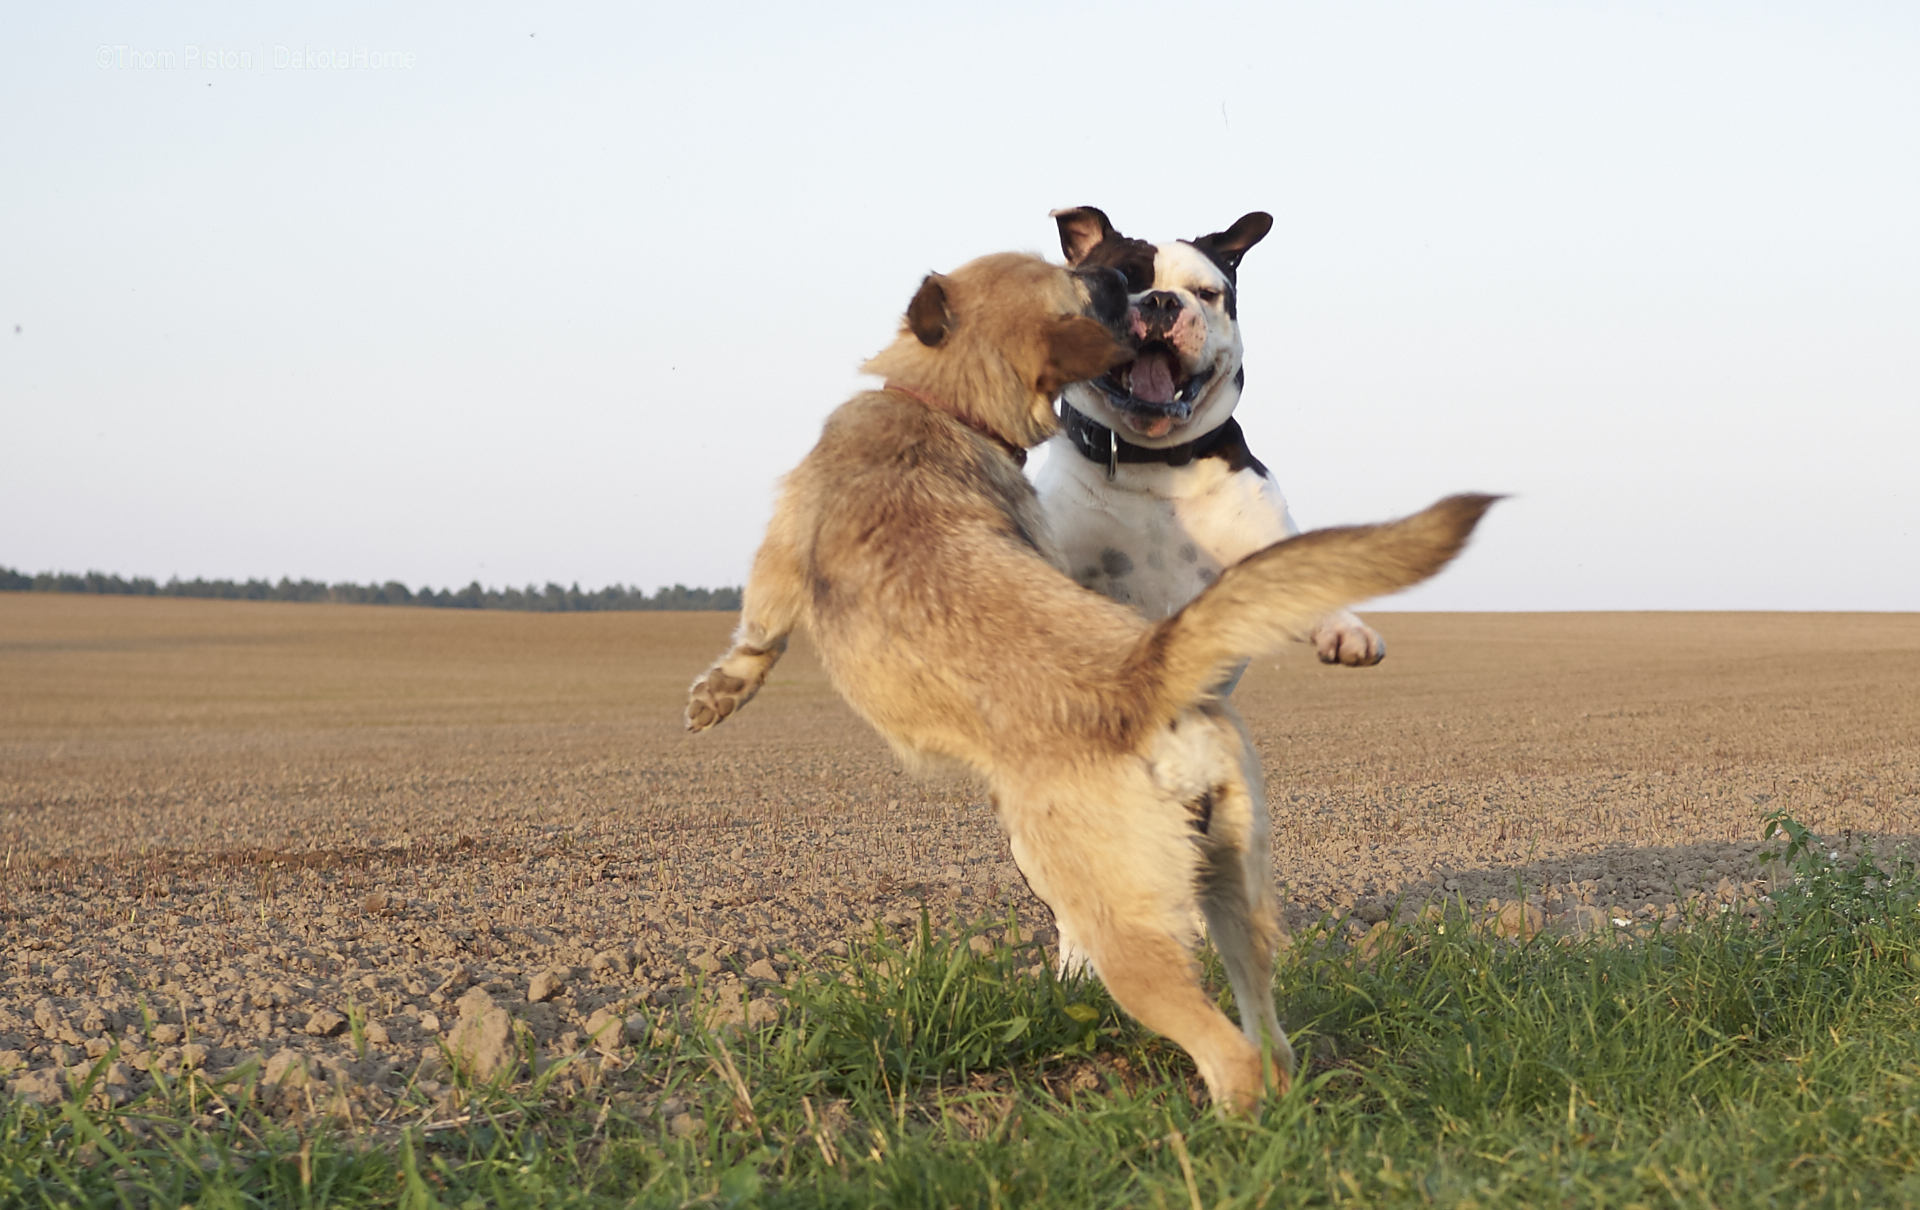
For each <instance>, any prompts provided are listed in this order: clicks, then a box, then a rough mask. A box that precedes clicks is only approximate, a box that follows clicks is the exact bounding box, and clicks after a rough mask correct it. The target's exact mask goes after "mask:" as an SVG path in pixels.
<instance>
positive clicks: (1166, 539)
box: [1035, 443, 1296, 618]
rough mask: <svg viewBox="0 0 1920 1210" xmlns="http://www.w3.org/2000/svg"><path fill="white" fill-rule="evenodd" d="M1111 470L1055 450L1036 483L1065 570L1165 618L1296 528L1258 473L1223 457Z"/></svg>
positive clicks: (1058, 447)
mask: <svg viewBox="0 0 1920 1210" xmlns="http://www.w3.org/2000/svg"><path fill="white" fill-rule="evenodd" d="M1117 469H1118V474H1117V475H1116V477H1115V479H1114V481H1113V482H1111V483H1108V482H1106V468H1105V467H1099V466H1096V465H1095V464H1093V463H1092V462H1089V461H1088V460H1086V459H1084V458H1082V457H1080V455H1079V454H1078V453H1076V452H1075V451H1074V450H1073V449H1072V447H1070V446H1065V447H1063V445H1062V444H1061V443H1056V444H1055V445H1054V447H1053V448H1052V450H1051V451H1050V453H1049V455H1048V458H1047V464H1046V466H1044V467H1042V468H1041V470H1040V473H1039V475H1038V476H1037V478H1036V483H1035V487H1036V488H1037V489H1038V491H1039V493H1040V500H1041V506H1042V508H1043V509H1044V510H1045V512H1046V514H1047V518H1048V522H1049V525H1050V526H1051V528H1052V538H1053V542H1054V547H1055V549H1056V551H1057V552H1058V554H1059V559H1060V566H1061V569H1062V570H1063V571H1065V572H1066V573H1067V574H1068V575H1070V576H1072V577H1073V578H1074V579H1075V580H1076V581H1078V582H1079V583H1080V584H1081V585H1083V586H1085V587H1087V588H1091V589H1093V590H1094V591H1095V592H1098V593H1100V594H1102V595H1104V596H1108V597H1111V598H1113V599H1114V600H1116V601H1119V602H1121V603H1123V604H1126V605H1131V606H1132V607H1134V608H1135V609H1138V610H1139V611H1140V612H1142V613H1144V614H1146V615H1147V616H1148V617H1150V618H1163V617H1166V616H1167V615H1168V614H1171V613H1174V612H1175V611H1177V610H1178V609H1179V608H1180V607H1181V606H1183V605H1185V604H1186V603H1187V602H1188V601H1191V600H1192V599H1193V598H1194V597H1196V596H1198V595H1199V593H1200V591H1201V590H1202V589H1204V588H1205V587H1206V586H1207V585H1208V584H1210V583H1212V582H1213V580H1214V577H1216V576H1218V575H1219V574H1220V569H1221V568H1223V567H1226V566H1229V565H1230V564H1233V563H1237V562H1239V561H1240V560H1241V559H1243V558H1245V557H1246V556H1248V555H1250V554H1252V553H1253V552H1254V551H1256V550H1259V549H1261V548H1263V547H1266V546H1270V545H1272V544H1273V543H1275V542H1278V541H1280V540H1281V539H1282V538H1286V537H1290V536H1291V535H1292V534H1293V533H1294V532H1296V531H1295V529H1294V526H1293V521H1292V518H1291V517H1289V516H1288V514H1287V502H1286V498H1285V497H1284V496H1282V495H1281V494H1280V490H1279V489H1278V488H1276V487H1275V486H1274V485H1273V482H1272V481H1271V480H1270V479H1268V478H1266V477H1265V476H1262V475H1260V474H1259V473H1258V472H1256V471H1254V470H1252V469H1251V468H1246V469H1242V470H1238V471H1235V470H1232V469H1231V468H1229V467H1228V465H1227V463H1226V462H1225V461H1223V460H1221V459H1217V458H1202V459H1197V460H1195V461H1194V462H1192V463H1190V464H1189V465H1187V466H1184V467H1177V468H1176V467H1168V466H1164V465H1158V464H1150V465H1148V466H1145V467H1141V466H1130V465H1121V466H1120V467H1118V468H1117Z"/></svg>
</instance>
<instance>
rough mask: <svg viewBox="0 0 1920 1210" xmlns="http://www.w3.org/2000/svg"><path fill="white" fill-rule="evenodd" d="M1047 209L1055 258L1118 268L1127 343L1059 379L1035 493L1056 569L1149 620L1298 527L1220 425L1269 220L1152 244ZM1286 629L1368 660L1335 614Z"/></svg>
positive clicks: (1232, 427) (1365, 648) (1323, 647)
mask: <svg viewBox="0 0 1920 1210" xmlns="http://www.w3.org/2000/svg"><path fill="white" fill-rule="evenodd" d="M1053 217H1054V219H1055V220H1056V221H1057V222H1058V223H1059V225H1060V247H1061V249H1062V251H1064V252H1065V253H1066V256H1067V264H1068V265H1069V266H1071V267H1074V268H1079V267H1081V266H1088V267H1100V266H1110V267H1112V268H1115V269H1118V270H1120V271H1121V272H1122V273H1124V274H1125V275H1126V278H1127V291H1128V294H1129V296H1130V298H1131V300H1132V310H1131V314H1130V320H1131V323H1132V326H1133V335H1134V337H1135V339H1136V340H1138V341H1139V345H1140V349H1139V352H1138V354H1137V355H1136V356H1135V357H1134V359H1133V360H1132V361H1131V362H1129V363H1127V364H1126V365H1123V366H1121V367H1119V368H1118V369H1116V370H1114V371H1113V372H1111V373H1110V374H1108V375H1107V376H1106V377H1104V378H1099V379H1095V380H1093V381H1091V382H1082V383H1076V384H1075V385H1073V386H1070V387H1068V388H1067V390H1066V394H1065V395H1064V396H1063V397H1062V401H1061V409H1060V410H1061V422H1062V424H1061V432H1060V434H1059V435H1058V436H1056V437H1054V438H1053V440H1052V441H1050V442H1049V443H1048V456H1047V461H1046V465H1045V466H1044V467H1042V468H1041V469H1040V472H1039V474H1038V475H1037V476H1036V482H1035V486H1036V487H1037V488H1038V490H1039V493H1040V502H1041V506H1042V508H1043V509H1044V510H1045V512H1046V516H1047V520H1048V524H1049V528H1050V529H1051V531H1052V536H1053V540H1054V543H1055V545H1056V547H1057V549H1058V552H1059V554H1060V556H1061V557H1062V559H1063V560H1064V564H1065V570H1066V572H1067V574H1068V575H1070V576H1072V577H1073V578H1074V579H1075V580H1078V581H1079V582H1080V583H1081V584H1083V585H1085V586H1086V587H1088V588H1091V589H1093V590H1094V591H1096V592H1099V593H1102V594H1104V595H1106V596H1109V597H1112V598H1113V599H1114V600H1116V601H1120V602H1123V603H1125V604H1128V605H1132V606H1133V607H1134V608H1136V609H1138V610H1140V611H1141V612H1142V613H1144V614H1146V615H1147V616H1148V617H1153V618H1159V617H1165V616H1166V615H1168V614H1171V613H1173V612H1174V611H1175V610H1177V609H1179V608H1180V607H1181V606H1183V605H1185V604H1186V603H1187V602H1188V601H1190V600H1192V599H1193V598H1194V597H1195V596H1196V595H1197V594H1198V593H1199V592H1200V590H1201V589H1202V588H1203V587H1205V586H1206V585H1207V584H1208V583H1209V582H1211V581H1212V579H1213V578H1214V577H1215V576H1217V575H1218V574H1219V573H1220V569H1221V568H1223V567H1227V566H1229V565H1231V564H1234V563H1237V562H1239V561H1240V560H1241V559H1243V558H1245V557H1246V556H1247V555H1250V554H1252V553H1253V552H1254V551H1256V550H1259V549H1260V548H1262V547H1264V546H1270V545H1272V544H1273V543H1275V542H1278V541H1280V540H1281V539H1283V538H1288V537H1291V536H1293V535H1294V534H1296V533H1298V532H1299V528H1298V527H1297V526H1296V525H1294V523H1293V518H1292V516H1291V515H1289V514H1288V512H1287V500H1286V497H1285V496H1283V495H1281V494H1280V488H1279V486H1278V485H1277V484H1275V483H1274V481H1273V476H1272V475H1270V474H1269V473H1268V472H1267V468H1266V467H1264V466H1262V465H1261V464H1260V460H1259V459H1257V458H1255V457H1254V456H1253V454H1252V453H1251V452H1250V451H1249V450H1248V449H1247V442H1246V438H1245V437H1243V436H1242V435H1241V432H1240V425H1239V423H1238V422H1237V421H1235V420H1234V419H1233V409H1234V406H1235V405H1236V404H1238V403H1239V402H1240V391H1241V388H1242V387H1243V386H1244V385H1245V383H1246V371H1245V369H1243V368H1242V366H1241V364H1240V358H1241V345H1240V325H1239V307H1238V305H1237V301H1236V298H1235V289H1236V286H1237V274H1238V270H1239V268H1240V258H1241V257H1243V256H1245V255H1246V252H1247V249H1249V248H1251V247H1253V246H1254V245H1255V244H1257V243H1259V242H1260V240H1261V239H1262V238H1263V237H1265V235H1266V234H1267V232H1268V231H1269V230H1270V229H1271V228H1272V226H1273V218H1272V217H1271V216H1270V215H1266V214H1262V213H1258V212H1255V213H1253V214H1249V215H1246V216H1244V217H1243V218H1241V219H1240V220H1239V221H1238V222H1236V223H1234V224H1233V226H1231V227H1229V228H1227V229H1226V230H1225V231H1217V232H1215V233H1213V234H1212V235H1203V236H1201V237H1199V238H1198V239H1193V240H1175V241H1172V242H1170V243H1165V244H1158V245H1155V244H1149V243H1147V242H1146V241H1145V240H1137V239H1128V238H1127V237H1126V236H1123V235H1121V234H1120V233H1119V232H1118V231H1115V230H1114V229H1113V224H1112V223H1110V222H1108V221H1107V216H1106V215H1105V214H1102V213H1101V212H1100V211H1098V210H1095V209H1094V208H1093V207H1091V206H1081V207H1078V208H1076V209H1072V210H1056V211H1054V212H1053ZM1300 637H1301V638H1302V639H1303V640H1305V641H1307V642H1311V643H1312V644H1313V645H1314V647H1315V648H1316V649H1317V650H1318V651H1319V653H1320V658H1321V660H1323V661H1324V662H1326V663H1329V664H1354V665H1360V664H1377V663H1379V662H1380V660H1381V659H1382V658H1383V657H1385V655H1386V653H1387V648H1386V644H1385V643H1384V642H1383V641H1382V640H1381V638H1380V636H1379V635H1378V634H1376V633H1375V632H1374V630H1373V629H1372V628H1371V627H1369V626H1368V625H1367V624H1366V623H1364V622H1362V621H1361V620H1360V619H1359V618H1357V617H1355V616H1354V615H1353V614H1352V613H1349V612H1348V611H1346V610H1341V611H1339V612H1338V613H1332V614H1328V615H1327V616H1326V617H1324V618H1322V619H1321V620H1320V621H1319V623H1318V624H1317V625H1315V626H1314V628H1313V630H1312V631H1311V632H1310V633H1308V634H1303V635H1301V636H1300ZM1236 679H1237V678H1236Z"/></svg>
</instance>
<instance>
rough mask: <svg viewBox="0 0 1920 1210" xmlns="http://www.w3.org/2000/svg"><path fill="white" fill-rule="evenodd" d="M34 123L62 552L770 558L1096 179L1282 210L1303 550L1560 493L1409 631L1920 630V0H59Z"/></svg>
mask: <svg viewBox="0 0 1920 1210" xmlns="http://www.w3.org/2000/svg"><path fill="white" fill-rule="evenodd" d="M169 56H171V60H169ZM335 60H338V62H336V61H335ZM296 64H298V66H296ZM0 113H4V115H5V118H6V120H5V121H4V122H0V564H6V565H10V566H14V567H18V568H21V569H23V570H26V571H39V570H46V569H50V568H62V569H72V570H80V569H85V568H99V569H103V570H108V571H117V572H120V573H123V574H142V575H151V576H156V577H160V578H165V577H167V576H169V575H173V574H178V575H181V576H183V577H192V576H196V575H204V576H230V577H247V576H268V577H278V576H281V575H292V576H296V577H300V576H306V577H315V578H322V579H328V580H339V579H349V580H358V581H367V580H386V579H399V580H403V581H406V582H408V583H410V584H413V585H415V586H418V585H419V584H420V583H422V582H423V581H424V582H429V583H431V584H434V585H444V584H447V583H449V582H452V583H465V582H466V581H468V580H472V579H476V578H477V579H479V580H481V581H483V582H486V583H489V584H505V583H525V582H528V581H535V582H542V583H544V582H545V581H548V580H558V581H561V582H563V583H565V582H573V581H578V582H580V583H581V584H582V585H585V586H590V587H591V586H597V585H600V584H604V583H608V582H611V581H616V580H617V581H622V582H626V583H637V584H640V585H643V586H646V587H649V588H651V587H653V586H656V585H659V584H664V583H672V582H674V581H682V582H685V583H688V584H707V585H713V584H721V583H737V582H739V581H740V580H741V579H742V577H743V576H744V574H745V571H746V567H747V563H748V560H749V558H750V557H751V554H752V551H753V547H754V545H755V543H756V542H757V541H758V538H759V534H760V531H761V528H762V527H763V525H764V524H765V521H766V517H767V513H768V511H769V507H770V503H771V498H772V488H773V483H774V480H775V478H776V477H777V476H778V475H779V474H780V473H782V472H783V471H785V470H786V469H787V468H789V467H790V466H792V465H793V463H794V462H796V461H797V460H798V459H799V458H800V457H801V456H802V455H803V454H804V453H805V452H806V450H807V448H808V447H809V446H810V445H811V443H812V441H813V440H814V437H815V435H816V434H817V432H818V429H819V425H820V422H821V420H822V418H823V417H824V416H825V415H826V414H827V412H828V411H829V410H831V409H832V408H833V407H834V406H835V405H837V404H838V403H839V402H840V401H841V400H843V399H844V398H845V397H846V396H847V395H848V394H849V393H850V392H851V391H853V390H855V389H857V388H858V387H860V386H861V385H862V382H863V380H862V379H861V378H860V377H859V375H858V373H857V371H856V367H857V366H858V365H859V364H860V362H861V361H862V360H863V359H864V358H865V357H867V356H868V355H869V354H871V353H872V352H873V351H874V350H876V349H877V348H879V347H880V346H881V345H882V344H884V343H885V342H886V341H887V340H888V339H889V338H890V336H891V334H892V332H893V330H894V326H895V324H896V322H897V319H898V316H899V313H900V311H901V309H902V308H903V307H904V306H905V304H906V301H907V299H908V297H909V296H910V295H911V293H912V291H913V288H914V286H915V284H916V283H917V282H918V280H919V278H920V276H921V275H922V274H924V273H925V272H926V271H927V270H929V269H936V268H938V269H948V268H952V267H953V266H955V265H956V264H958V263H960V262H961V261H964V260H966V259H969V258H970V257H973V256H976V255H979V254H981V253H985V252H991V251H998V250H1002V249H1008V248H1023V249H1030V250H1034V251H1039V252H1043V253H1045V254H1047V255H1049V256H1053V257H1056V258H1057V257H1058V255H1059V248H1058V243H1057V240H1056V237H1055V234H1054V228H1053V223H1052V222H1051V220H1049V219H1048V217H1047V212H1048V210H1050V209H1052V208H1054V207H1059V206H1069V205H1083V204H1091V205H1097V206H1100V207H1102V208H1103V209H1105V210H1106V211H1107V212H1108V213H1109V214H1110V215H1111V216H1112V217H1113V219H1114V221H1115V223H1116V224H1117V225H1118V226H1119V227H1120V229H1121V230H1122V231H1125V232H1127V233H1128V234H1132V235H1139V236H1142V237H1145V238H1149V239H1156V240H1158V239H1167V238H1173V237H1178V236H1194V235H1199V234H1203V233H1205V232H1208V231H1213V230H1217V229H1220V228H1222V227H1224V226H1226V225H1227V224H1228V223H1230V222H1231V221H1232V220H1233V219H1234V218H1236V217H1238V216H1239V215H1241V214H1243V213H1245V212H1246V211H1249V210H1256V209H1259V210H1267V211H1270V212H1272V214H1273V215H1274V216H1275V218H1276V220H1277V221H1276V223H1275V226H1274V229H1273V234H1272V235H1270V236H1269V237H1268V238H1267V240H1266V242H1265V243H1263V244H1262V245H1260V246H1259V247H1258V248H1256V249H1254V250H1253V251H1252V252H1251V253H1250V254H1249V255H1248V257H1247V260H1246V263H1245V266H1244V267H1243V269H1242V272H1241V293H1242V302H1241V312H1240V313H1241V320H1242V323H1243V325H1244V330H1245V333H1246V344H1247V366H1248V371H1247V372H1248V392H1247V397H1246V400H1245V402H1244V403H1243V404H1242V405H1241V410H1240V417H1241V420H1242V422H1243V424H1244V425H1245V427H1246V429H1247V431H1248V435H1249V438H1250V441H1251V444H1252V446H1253V448H1254V451H1255V452H1256V453H1257V454H1258V455H1259V456H1260V457H1261V458H1262V459H1263V460H1264V461H1265V462H1266V463H1267V465H1268V466H1270V467H1272V468H1273V470H1274V471H1275V473H1276V474H1277V476H1278V477H1279V481H1280V483H1281V485H1282V487H1283V488H1284V489H1285V490H1286V492H1287V494H1288V496H1289V498H1290V499H1291V500H1292V502H1293V506H1294V513H1295V516H1296V517H1297V518H1299V519H1300V520H1301V522H1302V523H1303V524H1306V525H1317V524H1332V523H1339V522H1348V521H1359V520H1370V519H1377V518H1383V517H1387V516H1391V515H1395V514H1399V513H1404V512H1407V511H1410V510H1412V509H1414V508H1416V507H1419V506H1420V505H1423V504H1425V503H1426V502H1428V501H1429V500H1431V499H1432V498H1434V497H1436V496H1438V495H1441V494H1444V493H1446V492H1450V491H1456V490H1462V489H1477V490H1495V491H1507V492H1513V493H1516V495H1517V499H1515V500H1513V501H1512V502H1510V503H1508V504H1506V505H1504V506H1503V507H1502V508H1501V509H1499V510H1498V511H1496V513H1495V514H1494V516H1493V517H1492V518H1491V519H1490V520H1489V522H1488V523H1487V524H1486V526H1485V527H1484V528H1483V530H1482V532H1481V536H1480V538H1479V539H1478V540H1477V543H1476V545H1475V547H1474V548H1473V549H1472V550H1471V551H1470V552H1469V553H1468V555H1467V556H1466V557H1465V558H1464V559H1463V560H1462V561H1461V563H1460V564H1458V565H1457V566H1456V567H1455V568H1454V569H1452V570H1450V571H1449V572H1448V573H1446V575H1444V576H1443V577H1442V578H1441V579H1440V580H1439V581H1437V582H1436V583H1434V584H1433V585H1430V586H1428V587H1426V588H1424V589H1421V590H1419V591H1417V592H1415V593H1412V594H1408V595H1407V596H1404V597H1401V598H1397V599H1396V600H1395V602H1394V603H1395V604H1396V605H1399V606H1404V607H1419V608H1448V609H1453V608H1458V609H1648V608H1654V609H1666V608H1678V609H1692V608H1737V609H1827V608H1833V609H1899V610H1912V609H1920V490H1916V488H1915V475H1916V470H1915V467H1916V462H1920V6H1915V5H1911V4H1892V3H1889V4H1847V3H1809V4H1802V5H1768V4H1758V3H1740V4H1727V5H1707V4H1656V3H1638V4H1636V3H1605V4H1597V3H1596V4H1574V3H1545V2H1535V3H1524V4H1471V3H1468V4H1456V3H1448V4H1412V5H1399V4H1362V3H1341V4H1304V5H1264V4H1263V5H1246V6H1238V7H1237V6H1215V5H1207V4H1196V3H1183V4H1180V5H1167V4H1156V5H1141V6H1125V5H1114V4H1102V5H1098V6H1091V5H1089V6H1079V7H1066V6H1053V5H1040V4H1031V3H1019V4H1010V5H1006V6H1004V7H1002V6H992V5H982V4H977V3H975V4H967V5H946V6H937V7H936V6H922V5H904V4H899V3H891V4H875V5H871V6H856V5H850V4H842V5H835V6H831V7H823V6H812V5H791V4H779V5H774V4H767V5H751V4H747V5H730V6H723V5H688V4H676V5H651V6H641V7H637V8H636V7H633V6H626V5H622V6H608V7H606V8H596V7H588V6H578V5H567V6H559V7H556V6H553V5H538V6H525V7H518V6H509V5H495V6H486V7H480V6H474V5H466V4H461V5H431V4H418V5H392V4H366V5H353V4H326V5H257V4H235V5H211V4H174V5H166V6H160V5H151V4H141V5H131V4H130V5H123V6H114V5H99V4H71V5H25V4H14V5H7V6H6V7H5V8H4V10H0ZM16 326H17V329H18V330H17V331H16Z"/></svg>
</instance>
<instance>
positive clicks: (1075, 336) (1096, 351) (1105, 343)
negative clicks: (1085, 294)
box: [1034, 315, 1133, 397]
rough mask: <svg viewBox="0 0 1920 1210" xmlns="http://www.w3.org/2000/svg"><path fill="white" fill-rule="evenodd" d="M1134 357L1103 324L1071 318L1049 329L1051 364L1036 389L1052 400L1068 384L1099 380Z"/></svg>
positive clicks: (1062, 320)
mask: <svg viewBox="0 0 1920 1210" xmlns="http://www.w3.org/2000/svg"><path fill="white" fill-rule="evenodd" d="M1132 356H1133V350H1131V349H1129V348H1128V347H1127V346H1126V345H1124V344H1122V343H1121V342H1120V341H1119V340H1117V339H1115V338H1114V335H1113V333H1112V332H1109V331H1108V330H1107V326H1106V325H1105V324H1103V323H1101V322H1100V321H1099V320H1097V319H1089V318H1087V317H1086V316H1084V315H1069V316H1066V317H1064V318H1062V319H1056V320H1054V321H1053V323H1052V324H1051V325H1050V326H1049V327H1048V328H1047V364H1046V368H1045V369H1043V370H1041V371H1040V378H1039V380H1038V381H1037V382H1036V383H1035V384H1034V386H1035V387H1036V388H1037V389H1038V390H1039V391H1040V393H1041V394H1043V395H1046V396H1048V397H1052V396H1054V395H1058V394H1059V393H1060V390H1061V388H1062V387H1065V386H1066V385H1067V384H1068V383H1070V382H1081V381H1084V380H1086V379H1088V378H1098V377H1099V376H1100V375H1102V374H1104V373H1106V372H1107V371H1108V370H1111V369H1112V368H1113V367H1115V366H1117V365H1119V364H1120V363H1121V362H1123V361H1126V360H1127V359H1128V358H1130V357H1132Z"/></svg>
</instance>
